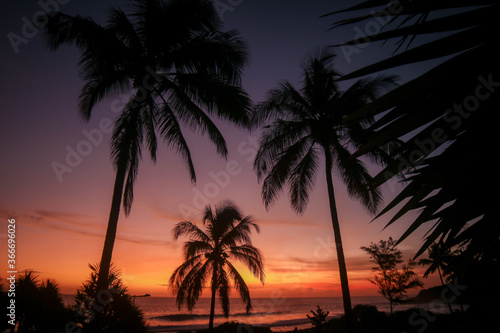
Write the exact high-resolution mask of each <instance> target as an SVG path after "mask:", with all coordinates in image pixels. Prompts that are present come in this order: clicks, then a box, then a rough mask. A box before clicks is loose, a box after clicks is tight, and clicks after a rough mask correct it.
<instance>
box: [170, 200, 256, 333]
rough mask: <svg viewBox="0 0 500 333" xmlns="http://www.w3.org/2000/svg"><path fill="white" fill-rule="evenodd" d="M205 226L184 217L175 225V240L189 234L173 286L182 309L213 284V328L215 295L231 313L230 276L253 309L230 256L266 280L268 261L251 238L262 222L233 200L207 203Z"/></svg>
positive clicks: (171, 283)
mask: <svg viewBox="0 0 500 333" xmlns="http://www.w3.org/2000/svg"><path fill="white" fill-rule="evenodd" d="M203 224H204V225H205V226H206V229H205V230H202V229H200V228H199V227H198V226H196V224H194V223H192V222H190V221H182V222H179V223H177V224H176V225H175V227H174V229H173V234H174V240H177V239H178V238H179V237H180V236H181V235H185V236H189V237H190V238H189V241H187V242H186V243H184V259H185V262H184V263H183V264H182V265H180V266H179V267H177V268H176V269H175V271H174V272H173V273H172V276H171V277H170V288H171V289H172V291H173V292H174V293H176V294H177V299H176V300H177V306H178V307H179V309H180V308H181V307H182V305H183V304H184V303H186V305H187V308H188V309H189V310H192V309H193V307H194V306H195V304H196V301H197V300H198V297H199V296H200V295H201V293H202V288H203V287H204V286H205V285H207V284H209V285H210V288H211V293H212V294H211V302H210V321H209V325H208V326H209V330H210V331H211V330H212V329H213V323H214V314H215V297H216V295H218V296H219V299H220V302H221V306H222V310H223V312H224V316H225V317H226V318H227V317H229V294H230V285H229V283H230V280H233V282H234V287H235V288H236V289H237V290H238V292H239V294H240V297H241V299H242V300H243V302H244V303H246V311H247V313H249V312H250V310H251V309H252V302H251V299H250V291H249V289H248V286H247V285H246V283H245V281H244V280H243V277H242V276H241V274H240V273H239V272H238V271H237V270H236V268H235V267H234V266H233V264H232V263H231V261H230V260H229V259H230V258H234V259H236V260H238V261H240V262H241V263H243V264H244V265H245V266H246V267H247V268H248V269H249V270H250V272H252V274H253V275H254V276H255V277H258V278H259V279H260V281H261V282H262V283H264V277H265V275H264V264H263V257H262V255H261V253H260V251H259V250H258V249H257V248H255V247H254V246H253V245H252V243H251V239H250V233H251V229H252V228H254V229H255V231H257V232H259V226H258V225H257V224H255V223H254V222H253V218H252V217H251V216H243V215H242V214H241V212H240V210H239V209H238V208H237V207H236V206H235V205H234V204H233V203H232V202H230V201H227V202H224V203H223V204H221V205H220V206H217V207H215V208H212V207H211V206H206V207H205V212H204V215H203Z"/></svg>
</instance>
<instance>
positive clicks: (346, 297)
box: [325, 149, 354, 332]
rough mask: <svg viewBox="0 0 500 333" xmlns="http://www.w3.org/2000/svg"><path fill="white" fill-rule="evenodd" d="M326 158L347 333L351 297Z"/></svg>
mask: <svg viewBox="0 0 500 333" xmlns="http://www.w3.org/2000/svg"><path fill="white" fill-rule="evenodd" d="M325 158H326V183H327V186H328V198H329V201H330V214H331V218H332V225H333V234H334V237H335V246H336V250H337V260H338V262H339V274H340V285H341V288H342V298H343V301H344V314H345V319H346V323H347V331H348V332H353V331H354V317H353V314H352V307H351V295H350V292H349V282H348V279H347V268H346V265H345V258H344V248H343V246H342V237H341V235H340V224H339V218H338V214H337V204H336V203H335V193H334V190H333V179H332V156H331V155H330V152H329V150H328V149H325Z"/></svg>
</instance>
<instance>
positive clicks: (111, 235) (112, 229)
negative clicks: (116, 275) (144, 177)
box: [97, 163, 127, 291]
mask: <svg viewBox="0 0 500 333" xmlns="http://www.w3.org/2000/svg"><path fill="white" fill-rule="evenodd" d="M126 169H127V168H126V166H125V165H124V164H123V163H122V164H121V165H119V166H118V168H117V170H116V178H115V185H114V188H113V199H112V201H111V211H110V212H109V220H108V229H107V230H106V238H105V240H104V248H103V250H102V257H101V263H100V266H99V277H98V280H97V291H100V290H103V289H107V288H108V284H109V269H110V266H111V257H112V255H113V247H114V244H115V238H116V229H117V226H118V217H119V215H120V206H121V203H122V196H123V185H124V184H125V176H126V173H127V170H126Z"/></svg>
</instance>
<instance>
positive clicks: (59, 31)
mask: <svg viewBox="0 0 500 333" xmlns="http://www.w3.org/2000/svg"><path fill="white" fill-rule="evenodd" d="M220 28H221V22H220V19H219V17H218V15H217V12H216V10H215V8H214V6H213V3H212V2H211V1H208V0H169V1H162V0H134V1H132V2H131V6H130V13H125V12H124V11H122V10H120V9H116V8H115V9H112V10H110V11H109V16H108V22H107V25H105V26H101V25H99V24H97V23H96V22H95V21H94V20H92V19H91V18H86V17H81V16H70V15H66V14H63V13H57V14H51V15H50V17H49V19H48V24H47V28H46V33H47V36H48V41H49V46H50V48H51V49H54V50H55V49H57V48H59V47H60V46H62V45H65V44H69V45H75V46H77V47H78V48H79V49H80V51H81V54H82V55H81V59H80V66H81V74H82V79H83V81H84V83H85V84H84V86H83V88H82V90H81V93H80V104H79V108H80V113H81V114H82V116H83V118H84V119H85V120H89V119H90V117H91V115H92V111H93V109H94V106H95V105H96V104H97V103H99V102H101V101H102V100H103V99H104V98H105V97H109V96H120V95H122V96H123V95H124V94H125V95H128V96H130V98H129V99H128V100H127V101H126V103H124V106H123V109H122V111H121V113H119V115H118V117H117V119H116V122H115V126H114V132H113V137H112V140H111V151H112V154H111V155H112V159H113V164H114V167H115V171H116V178H115V184H114V189H113V196H112V202H111V209H110V214H109V220H108V229H107V231H106V238H105V242H104V247H103V252H102V258H101V264H100V265H101V266H100V272H99V285H100V288H101V289H105V288H106V287H107V284H108V283H107V282H108V281H107V280H108V279H109V276H108V275H109V267H110V264H111V259H112V253H113V247H114V241H115V238H116V232H117V224H118V217H119V215H120V206H121V205H122V203H123V207H124V212H125V215H128V214H129V213H130V210H131V207H132V201H133V197H134V195H133V188H134V183H135V180H136V178H137V173H138V168H139V162H140V160H141V158H142V151H143V150H144V149H147V150H148V152H149V154H150V156H151V159H152V160H153V162H155V161H156V150H157V135H160V136H161V138H162V139H163V140H164V141H165V142H166V143H167V144H168V145H169V146H170V147H172V148H173V149H174V151H175V152H177V153H179V154H180V155H181V157H182V158H183V159H184V160H185V162H186V166H187V169H188V171H189V175H190V177H191V181H192V182H193V183H194V182H195V181H196V175H195V169H194V164H193V161H192V158H191V152H190V149H189V146H188V144H187V141H186V139H185V136H184V135H185V133H184V130H185V127H187V128H188V129H192V130H194V131H196V132H199V133H201V134H208V137H209V139H210V140H211V142H213V143H214V145H215V146H216V149H217V152H218V154H219V155H221V156H223V157H226V156H227V145H226V142H225V140H224V138H223V136H222V134H221V132H220V131H219V129H218V128H217V126H216V125H215V124H214V123H213V121H212V119H211V117H210V116H213V115H216V116H219V117H221V118H223V119H225V120H228V121H229V122H231V123H233V124H236V125H240V126H246V125H247V123H248V113H249V112H248V111H249V105H250V100H249V98H248V96H247V94H246V93H245V92H244V91H243V90H242V89H241V86H240V77H241V70H242V68H243V66H244V64H245V62H246V58H247V53H246V46H245V43H244V42H243V41H242V40H241V39H240V38H239V37H238V34H237V33H236V32H235V31H227V32H223V31H221V30H220Z"/></svg>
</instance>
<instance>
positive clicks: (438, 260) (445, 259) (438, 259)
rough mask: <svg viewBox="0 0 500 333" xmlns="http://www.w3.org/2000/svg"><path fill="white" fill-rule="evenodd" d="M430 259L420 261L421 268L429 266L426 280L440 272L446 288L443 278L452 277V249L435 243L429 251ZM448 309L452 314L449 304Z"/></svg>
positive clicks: (442, 282)
mask: <svg viewBox="0 0 500 333" xmlns="http://www.w3.org/2000/svg"><path fill="white" fill-rule="evenodd" d="M427 255H428V258H423V259H420V260H419V261H418V264H419V265H421V266H429V267H427V269H426V270H425V272H424V278H427V277H428V276H429V274H432V273H434V272H436V271H437V272H438V275H439V280H440V281H441V284H442V285H443V287H444V286H445V283H444V280H443V276H446V275H450V273H451V271H450V267H449V264H450V261H452V257H453V253H452V252H451V250H450V249H448V248H444V247H443V244H442V243H434V244H432V245H431V246H430V247H429V249H428V250H427ZM447 304H448V309H449V310H450V313H452V312H453V311H452V309H451V304H450V303H449V302H448V303H447Z"/></svg>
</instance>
